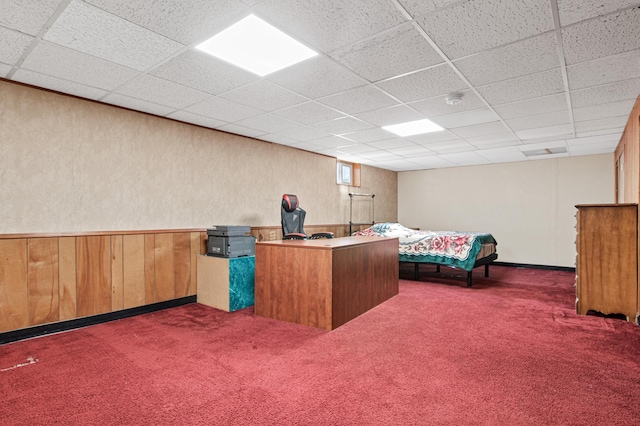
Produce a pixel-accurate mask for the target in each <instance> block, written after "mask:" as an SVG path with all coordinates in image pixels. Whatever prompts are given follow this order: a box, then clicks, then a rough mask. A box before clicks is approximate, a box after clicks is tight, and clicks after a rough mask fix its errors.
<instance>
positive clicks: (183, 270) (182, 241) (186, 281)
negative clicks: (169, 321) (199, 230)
mask: <svg viewBox="0 0 640 426" xmlns="http://www.w3.org/2000/svg"><path fill="white" fill-rule="evenodd" d="M173 282H174V286H175V288H174V295H173V297H174V298H176V299H177V298H179V297H185V296H188V295H189V289H190V288H191V234H189V233H188V232H180V233H176V234H173Z"/></svg>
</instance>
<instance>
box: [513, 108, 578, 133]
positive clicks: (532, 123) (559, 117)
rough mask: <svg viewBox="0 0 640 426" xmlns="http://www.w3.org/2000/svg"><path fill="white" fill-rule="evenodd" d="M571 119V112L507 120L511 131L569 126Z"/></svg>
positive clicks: (557, 112)
mask: <svg viewBox="0 0 640 426" xmlns="http://www.w3.org/2000/svg"><path fill="white" fill-rule="evenodd" d="M570 122H571V119H570V117H569V111H568V110H564V111H554V112H549V113H546V114H539V115H530V116H527V117H519V118H512V119H510V120H507V126H509V127H510V128H511V130H514V131H518V130H526V129H535V128H538V127H548V126H555V125H558V124H569V123H570Z"/></svg>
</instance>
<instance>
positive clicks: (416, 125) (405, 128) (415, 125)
mask: <svg viewBox="0 0 640 426" xmlns="http://www.w3.org/2000/svg"><path fill="white" fill-rule="evenodd" d="M383 129H384V130H386V131H388V132H391V133H395V134H396V135H398V136H412V135H419V134H422V133H431V132H439V131H440V130H444V129H443V128H442V127H440V126H438V125H437V124H436V123H434V122H433V121H431V120H427V119H426V118H425V119H424V120H416V121H409V122H407V123H400V124H393V125H391V126H384V127H383Z"/></svg>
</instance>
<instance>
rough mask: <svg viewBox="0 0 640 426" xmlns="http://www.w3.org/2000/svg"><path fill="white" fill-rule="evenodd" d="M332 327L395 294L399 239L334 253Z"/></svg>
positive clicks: (397, 289) (397, 282)
mask: <svg viewBox="0 0 640 426" xmlns="http://www.w3.org/2000/svg"><path fill="white" fill-rule="evenodd" d="M332 265H333V318H332V319H333V327H334V328H335V327H337V326H339V325H341V324H344V323H346V322H347V321H350V320H352V319H353V318H356V317H357V316H358V315H361V314H363V313H364V312H366V311H368V310H369V309H372V308H373V307H375V306H378V305H379V304H381V303H382V302H384V301H385V300H387V299H390V298H391V297H393V296H395V295H396V294H398V291H399V267H398V239H397V238H389V239H386V238H385V239H382V238H381V239H380V240H379V241H378V242H377V243H376V244H363V245H361V246H356V247H352V248H340V249H336V250H334V252H333V263H332Z"/></svg>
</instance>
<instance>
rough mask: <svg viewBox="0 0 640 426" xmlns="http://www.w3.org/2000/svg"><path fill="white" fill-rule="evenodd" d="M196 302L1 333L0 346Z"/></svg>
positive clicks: (190, 299) (191, 298)
mask: <svg viewBox="0 0 640 426" xmlns="http://www.w3.org/2000/svg"><path fill="white" fill-rule="evenodd" d="M195 302H196V296H195V295H194V296H187V297H182V298H180V299H174V300H167V301H166V302H158V303H153V304H151V305H144V306H139V307H137V308H131V309H124V310H122V311H116V312H108V313H106V314H100V315H93V316H90V317H84V318H77V319H72V320H68V321H60V322H55V323H51V324H43V325H37V326H34V327H29V328H21V329H19V330H14V331H7V332H5V333H0V345H2V344H5V343H10V342H15V341H18V340H24V339H30V338H33V337H39V336H44V335H45V334H52V333H59V332H62V331H68V330H73V329H75V328H81V327H87V326H89V325H96V324H101V323H103V322H109V321H115V320H119V319H123V318H128V317H132V316H135V315H141V314H148V313H149V312H155V311H159V310H162V309H167V308H175V307H176V306H182V305H188V304H189V303H195Z"/></svg>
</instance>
